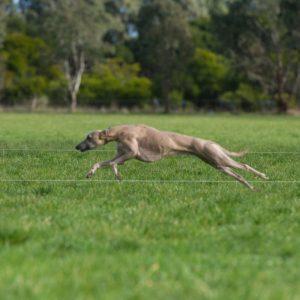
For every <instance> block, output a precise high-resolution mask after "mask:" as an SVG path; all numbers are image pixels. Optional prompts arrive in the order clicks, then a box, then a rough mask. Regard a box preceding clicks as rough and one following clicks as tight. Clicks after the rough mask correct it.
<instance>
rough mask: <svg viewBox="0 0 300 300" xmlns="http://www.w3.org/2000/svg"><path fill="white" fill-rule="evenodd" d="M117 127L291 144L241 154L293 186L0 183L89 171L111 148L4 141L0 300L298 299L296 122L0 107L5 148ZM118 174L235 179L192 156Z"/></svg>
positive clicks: (106, 172)
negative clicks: (138, 125) (40, 111)
mask: <svg viewBox="0 0 300 300" xmlns="http://www.w3.org/2000/svg"><path fill="white" fill-rule="evenodd" d="M122 123H144V124H148V125H152V126H155V127H158V128H160V129H165V130H172V131H177V132H180V133H185V134H189V135H194V136H199V137H203V138H208V139H213V140H215V141H217V142H219V143H221V144H222V145H223V146H224V147H226V148H228V149H230V150H233V151H235V150H241V149H244V148H248V149H249V150H250V151H252V152H260V151H262V152H268V151H271V152H278V151H281V152H294V153H289V154H284V153H277V154H270V153H252V154H251V153H250V154H249V155H247V156H246V157H245V158H243V160H244V161H245V162H247V163H249V164H250V165H252V166H253V167H255V168H257V169H258V170H261V171H262V172H265V173H266V174H267V175H268V176H269V177H270V180H275V181H276V180H278V181H280V180H283V181H284V180H288V181H292V180H296V181H297V180H298V182H294V183H291V182H290V183H288V182H268V183H265V182H263V181H261V182H254V183H253V184H254V185H255V186H256V187H257V188H258V189H259V191H257V192H251V191H250V190H248V189H246V188H245V187H244V186H242V185H240V184H238V183H235V182H227V183H226V182H223V183H192V182H191V183H172V182H169V183H168V182H165V183H157V182H156V183H155V182H148V183H147V182H135V183H133V182H123V183H112V182H89V181H88V180H87V181H79V182H3V180H12V179H38V180H40V179H49V180H50V179H84V176H85V174H86V172H87V171H88V170H89V168H90V167H91V165H92V164H93V163H94V162H96V161H101V160H105V159H107V158H110V157H111V156H112V155H113V153H111V152H109V151H107V152H89V153H84V154H82V153H77V152H54V151H53V152H51V151H49V152H47V151H27V152H24V151H20V150H16V151H7V150H5V151H3V150H1V151H2V153H1V156H0V158H1V159H0V179H1V180H2V182H0V193H1V194H0V298H1V299H222V300H223V299H299V298H300V182H299V180H300V154H299V151H300V119H299V118H298V119H297V118H293V117H275V116H263V117H262V116H241V117H237V116H236V117H233V116H138V115H135V116H132V115H128V116H125V115H123V116H122V115H83V114H82V115H63V114H60V115H59V114H57V115H47V114H45V115H43V114H41V115H30V114H0V148H1V149H2V148H4V149H8V148H10V149H12V148H13V149H24V148H26V149H44V150H46V149H73V148H74V146H75V144H76V143H78V142H79V141H80V140H81V139H82V138H83V137H84V135H85V134H86V133H87V132H88V131H90V130H92V129H97V128H99V129H101V128H106V127H108V126H112V125H115V124H122ZM113 147H114V146H113V145H107V146H106V147H105V149H107V150H109V149H113ZM297 151H298V153H295V152H297ZM119 169H120V172H121V174H122V176H123V178H124V179H145V180H182V179H185V180H191V181H192V180H212V181H214V180H215V181H224V180H232V179H231V178H229V177H226V176H225V175H223V174H221V173H219V172H217V171H216V170H214V169H213V168H211V167H209V166H207V165H206V164H204V163H202V162H201V161H200V160H197V159H196V158H193V157H180V158H168V159H165V160H163V161H160V162H156V163H153V164H144V163H141V162H137V161H130V162H128V163H126V164H125V165H124V166H121V167H120V168H119ZM241 173H242V174H243V175H244V176H245V177H246V178H247V179H249V180H257V179H255V178H253V177H252V176H251V175H249V174H246V173H244V172H241ZM94 179H97V180H101V179H113V174H112V172H111V170H110V169H103V170H100V171H98V173H97V174H96V175H95V177H94Z"/></svg>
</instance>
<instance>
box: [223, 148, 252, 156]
mask: <svg viewBox="0 0 300 300" xmlns="http://www.w3.org/2000/svg"><path fill="white" fill-rule="evenodd" d="M223 149H224V148H223ZM224 151H225V153H226V154H227V155H229V156H232V157H242V156H244V155H246V154H247V153H248V150H243V151H240V152H231V151H228V150H226V149H224Z"/></svg>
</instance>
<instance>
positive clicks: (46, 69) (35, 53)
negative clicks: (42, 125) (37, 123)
mask: <svg viewBox="0 0 300 300" xmlns="http://www.w3.org/2000/svg"><path fill="white" fill-rule="evenodd" d="M2 53H3V56H4V57H5V60H4V62H5V71H4V86H3V96H2V102H3V103H4V104H16V103H25V102H27V101H31V108H32V110H34V109H35V106H36V104H37V98H38V97H39V96H41V95H44V94H45V93H46V87H47V84H48V82H49V81H50V80H51V79H53V77H54V72H53V71H54V69H53V68H54V67H53V66H51V65H50V64H49V59H48V57H49V53H50V50H49V48H48V47H47V45H46V44H45V42H44V41H43V40H41V39H40V38H32V37H29V36H27V35H25V34H23V33H9V34H8V35H7V37H6V39H5V40H4V45H3V51H2Z"/></svg>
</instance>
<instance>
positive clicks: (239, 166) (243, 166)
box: [228, 160, 269, 179]
mask: <svg viewBox="0 0 300 300" xmlns="http://www.w3.org/2000/svg"><path fill="white" fill-rule="evenodd" d="M228 167H232V168H237V169H243V170H246V171H248V172H250V173H252V174H254V175H256V176H258V177H260V178H262V179H269V178H268V177H267V176H266V174H264V173H261V172H259V171H257V170H255V169H254V168H252V167H250V166H249V165H247V164H244V163H239V162H236V161H234V160H231V161H230V163H229V164H228Z"/></svg>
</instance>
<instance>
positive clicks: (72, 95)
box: [70, 91, 77, 113]
mask: <svg viewBox="0 0 300 300" xmlns="http://www.w3.org/2000/svg"><path fill="white" fill-rule="evenodd" d="M70 98H71V112H72V113H74V112H76V110H77V94H76V93H75V92H73V91H71V92H70Z"/></svg>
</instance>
